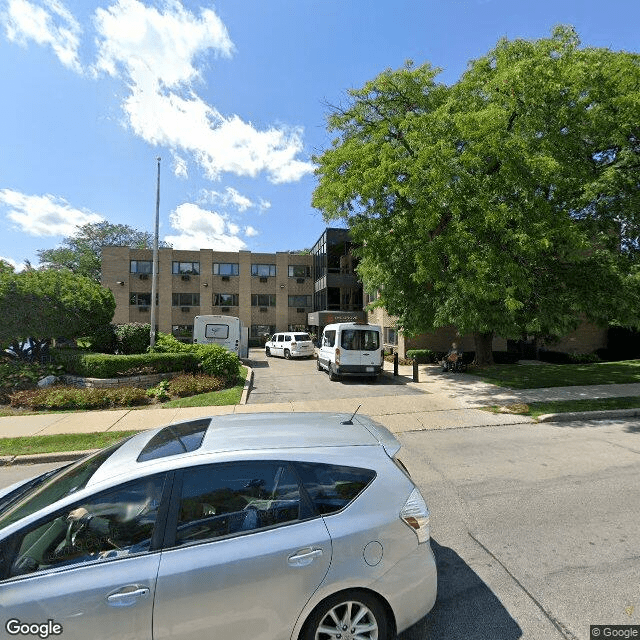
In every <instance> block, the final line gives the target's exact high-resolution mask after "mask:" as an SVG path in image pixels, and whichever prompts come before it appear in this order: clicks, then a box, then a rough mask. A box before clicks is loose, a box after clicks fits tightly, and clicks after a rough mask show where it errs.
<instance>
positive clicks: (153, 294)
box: [149, 156, 160, 347]
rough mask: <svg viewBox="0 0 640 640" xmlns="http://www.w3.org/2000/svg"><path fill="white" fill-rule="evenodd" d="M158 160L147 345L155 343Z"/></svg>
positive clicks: (158, 225) (158, 212)
mask: <svg viewBox="0 0 640 640" xmlns="http://www.w3.org/2000/svg"><path fill="white" fill-rule="evenodd" d="M157 161H158V187H157V190H156V225H155V232H154V234H153V270H152V274H151V329H150V331H149V345H150V346H152V347H153V346H154V345H155V343H156V297H157V295H158V230H159V227H160V156H158V158H157Z"/></svg>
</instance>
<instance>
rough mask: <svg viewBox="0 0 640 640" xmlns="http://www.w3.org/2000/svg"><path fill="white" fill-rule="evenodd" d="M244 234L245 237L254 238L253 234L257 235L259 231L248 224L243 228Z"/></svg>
mask: <svg viewBox="0 0 640 640" xmlns="http://www.w3.org/2000/svg"><path fill="white" fill-rule="evenodd" d="M244 235H245V236H247V238H255V236H257V235H259V231H258V230H257V229H254V228H253V227H251V226H249V227H246V228H245V230H244Z"/></svg>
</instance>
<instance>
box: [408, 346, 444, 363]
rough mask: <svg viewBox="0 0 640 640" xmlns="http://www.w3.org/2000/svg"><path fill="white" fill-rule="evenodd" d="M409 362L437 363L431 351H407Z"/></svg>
mask: <svg viewBox="0 0 640 640" xmlns="http://www.w3.org/2000/svg"><path fill="white" fill-rule="evenodd" d="M407 358H409V360H417V361H418V363H420V364H428V363H430V362H437V359H436V354H435V352H433V351H432V350H431V349H409V350H408V351H407Z"/></svg>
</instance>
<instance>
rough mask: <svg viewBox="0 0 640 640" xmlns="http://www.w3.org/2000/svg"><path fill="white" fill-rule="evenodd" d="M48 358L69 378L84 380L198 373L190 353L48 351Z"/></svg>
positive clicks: (195, 357) (194, 355)
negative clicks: (112, 353)
mask: <svg viewBox="0 0 640 640" xmlns="http://www.w3.org/2000/svg"><path fill="white" fill-rule="evenodd" d="M52 358H53V359H54V361H55V362H56V363H58V364H61V365H62V366H64V368H65V370H66V372H67V373H69V374H71V375H77V376H84V377H87V378H121V377H126V376H135V375H145V374H150V373H169V372H171V371H185V372H188V373H191V372H196V371H198V365H199V358H198V356H197V354H194V353H142V354H135V355H111V354H107V353H83V352H77V351H76V352H66V353H61V350H57V349H56V350H52Z"/></svg>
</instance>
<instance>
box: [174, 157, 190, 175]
mask: <svg viewBox="0 0 640 640" xmlns="http://www.w3.org/2000/svg"><path fill="white" fill-rule="evenodd" d="M173 173H174V175H175V176H176V178H183V179H184V180H186V179H187V178H188V177H189V171H188V170H187V161H186V160H185V159H184V158H183V157H181V156H179V155H178V154H177V153H174V154H173Z"/></svg>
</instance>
